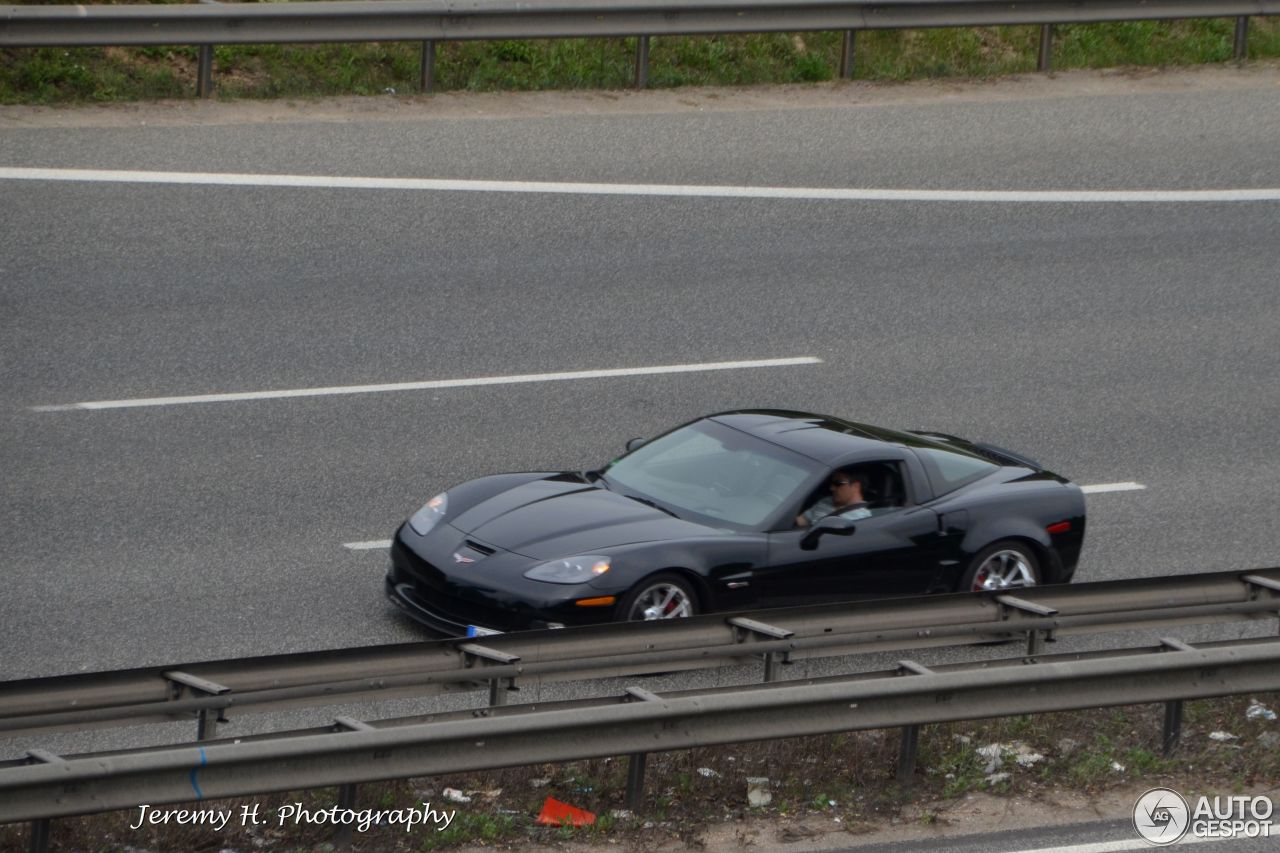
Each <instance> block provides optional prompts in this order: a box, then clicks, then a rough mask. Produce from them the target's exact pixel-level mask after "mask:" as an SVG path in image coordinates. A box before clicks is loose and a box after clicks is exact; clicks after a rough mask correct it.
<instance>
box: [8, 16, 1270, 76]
mask: <svg viewBox="0 0 1280 853" xmlns="http://www.w3.org/2000/svg"><path fill="white" fill-rule="evenodd" d="M1276 14H1280V0H1005V2H990V1H989V0H880V2H857V0H853V2H848V0H844V1H843V2H842V0H635V2H627V3H618V2H612V0H533V2H528V0H493V2H486V3H483V4H479V3H477V4H467V5H465V6H464V5H463V4H457V3H453V2H450V1H449V0H365V2H352V0H346V1H345V2H305V3H264V4H256V3H254V4H240V3H225V4H224V3H217V2H208V3H199V4H194V5H121V6H93V5H90V6H84V5H76V6H42V5H38V6H0V47H75V46H95V45H97V46H130V45H198V46H199V47H200V54H199V59H198V66H197V84H196V90H197V94H198V95H200V96H201V97H207V96H209V95H210V94H212V91H213V77H212V74H213V46H214V45H217V44H286V43H315V42H368V41H414V42H421V44H422V57H421V72H420V81H419V83H420V87H421V89H422V91H424V92H429V91H431V90H432V88H433V85H434V79H435V55H436V46H437V45H438V44H439V43H440V42H442V41H470V40H497V39H561V38H601V37H625V38H636V40H637V43H636V61H635V84H636V87H637V88H644V87H645V86H646V85H647V84H648V63H649V60H648V57H649V40H650V38H652V37H654V36H669V35H711V34H722V33H725V34H727V33H761V32H805V31H836V32H843V34H844V40H843V46H842V51H841V59H840V76H841V77H842V78H845V79H848V78H850V77H852V76H853V66H854V51H855V47H854V46H855V37H856V34H857V33H858V32H859V31H860V30H873V29H907V28H924V27H976V26H1015V25H1021V24H1031V25H1039V26H1040V46H1039V58H1038V62H1037V67H1038V68H1039V69H1040V70H1041V71H1047V70H1049V67H1050V61H1051V55H1052V39H1053V26H1054V25H1055V24H1074V23H1098V22H1105V21H1141V20H1158V19H1182V18H1235V20H1236V27H1235V47H1234V51H1235V56H1236V58H1237V59H1243V58H1244V56H1245V54H1246V50H1247V39H1248V21H1249V17H1250V16H1267V15H1276Z"/></svg>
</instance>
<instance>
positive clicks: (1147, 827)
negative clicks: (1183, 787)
mask: <svg viewBox="0 0 1280 853" xmlns="http://www.w3.org/2000/svg"><path fill="white" fill-rule="evenodd" d="M1190 824H1191V809H1189V808H1188V807H1187V801H1186V800H1184V799H1183V798H1182V795H1181V794H1179V793H1178V792H1177V791H1171V790H1169V789H1168V788H1152V789H1151V790H1150V791H1147V792H1146V793H1145V794H1143V795H1142V796H1141V797H1138V801H1137V802H1136V803H1134V804H1133V828H1134V829H1136V830H1138V834H1139V835H1141V836H1142V837H1143V838H1145V839H1146V840H1147V841H1150V842H1151V843H1152V844H1172V843H1174V842H1175V841H1177V840H1178V839H1180V838H1182V836H1184V835H1186V834H1187V827H1188V826H1190Z"/></svg>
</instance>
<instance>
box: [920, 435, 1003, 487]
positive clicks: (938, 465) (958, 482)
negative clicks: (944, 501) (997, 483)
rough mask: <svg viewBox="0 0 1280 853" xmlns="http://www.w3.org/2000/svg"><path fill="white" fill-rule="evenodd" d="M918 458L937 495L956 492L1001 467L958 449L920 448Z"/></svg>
mask: <svg viewBox="0 0 1280 853" xmlns="http://www.w3.org/2000/svg"><path fill="white" fill-rule="evenodd" d="M916 456H917V457H918V458H919V459H920V464H921V465H923V466H924V470H925V473H926V474H928V475H929V482H930V483H932V484H933V492H934V494H935V495H945V494H947V493H948V492H954V491H955V490H956V489H958V488H960V487H961V486H963V485H966V484H968V483H972V482H974V481H975V480H981V479H982V478H983V477H985V476H987V475H988V474H990V473H991V472H992V471H995V470H997V469H998V468H999V467H1000V466H999V465H996V464H993V463H991V462H989V461H987V460H986V459H983V458H982V457H981V456H977V455H975V454H972V453H966V452H964V451H961V450H959V449H958V448H957V449H954V450H953V449H943V448H940V447H939V448H933V447H920V448H917V449H916Z"/></svg>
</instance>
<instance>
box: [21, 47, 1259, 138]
mask: <svg viewBox="0 0 1280 853" xmlns="http://www.w3.org/2000/svg"><path fill="white" fill-rule="evenodd" d="M1259 88H1262V89H1272V90H1276V91H1278V92H1280V62H1254V63H1249V64H1246V65H1218V66H1202V67H1196V68H1190V69H1148V68H1121V69H1107V70H1101V71H1093V70H1089V71H1068V72H1062V73H1051V74H1025V75H1016V76H1011V77H1001V78H995V79H990V80H956V79H947V80H924V81H913V82H907V83H873V82H866V81H852V82H843V81H841V82H834V83H824V84H813V85H804V86H759V87H745V88H735V89H723V88H681V89H669V90H661V91H628V90H612V91H599V90H592V91H571V92H566V91H560V92H521V93H462V92H459V93H455V92H448V93H443V94H436V95H387V96H382V97H354V96H353V97H343V98H317V99H315V100H297V99H287V100H272V101H265V100H264V101H247V100H245V101H219V100H209V101H197V100H182V101H155V102H149V103H113V104H94V105H87V106H71V107H67V106H52V107H49V106H0V130H4V129H9V128H48V127H131V126H140V125H146V126H165V125H170V126H184V127H185V126H212V125H233V124H272V123H325V122H336V123H343V122H356V121H359V122H369V121H387V122H404V121H408V122H421V121H432V120H451V119H463V118H465V119H476V118H494V119H505V118H513V117H547V116H558V115H575V116H581V115H628V114H632V115H634V114H671V113H675V114H681V113H685V114H687V113H699V112H712V111H723V112H742V111H751V110H775V111H776V110H804V109H839V108H850V109H856V108H862V107H877V106H884V105H894V104H929V103H962V102H971V101H1015V100H1043V99H1055V98H1098V97H1108V96H1115V95H1133V94H1140V93H1152V94H1156V93H1176V92H1206V91H1239V90H1256V89H1259Z"/></svg>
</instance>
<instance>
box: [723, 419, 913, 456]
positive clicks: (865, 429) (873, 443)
mask: <svg viewBox="0 0 1280 853" xmlns="http://www.w3.org/2000/svg"><path fill="white" fill-rule="evenodd" d="M707 417H708V419H709V420H714V421H716V422H717V423H721V424H724V425H725V426H728V427H732V428H733V429H736V430H740V431H741V432H745V433H747V434H749V435H754V436H756V437H757V438H761V439H763V440H765V441H770V442H773V443H774V444H778V445H781V446H782V447H785V448H787V449H788V450H792V451H794V452H796V453H800V454H803V455H805V456H808V457H809V458H810V459H813V460H815V461H817V462H821V463H822V464H824V465H829V466H830V465H836V464H841V465H847V464H852V463H856V462H858V461H860V460H863V459H866V460H871V459H887V458H902V457H903V456H904V455H905V454H906V449H905V447H906V446H907V445H914V446H921V445H924V446H932V445H933V442H930V441H929V440H928V439H925V438H922V437H920V436H918V435H911V434H910V433H904V432H898V431H897V430H892V429H886V428H884V427H877V426H871V425H870V424H862V423H857V422H856V421H848V420H844V419H843V418H836V417H831V416H830V415H815V414H811V413H808V412H794V411H788V410H785V409H739V410H736V411H732V412H721V413H719V414H715V415H708V416H707Z"/></svg>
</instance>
